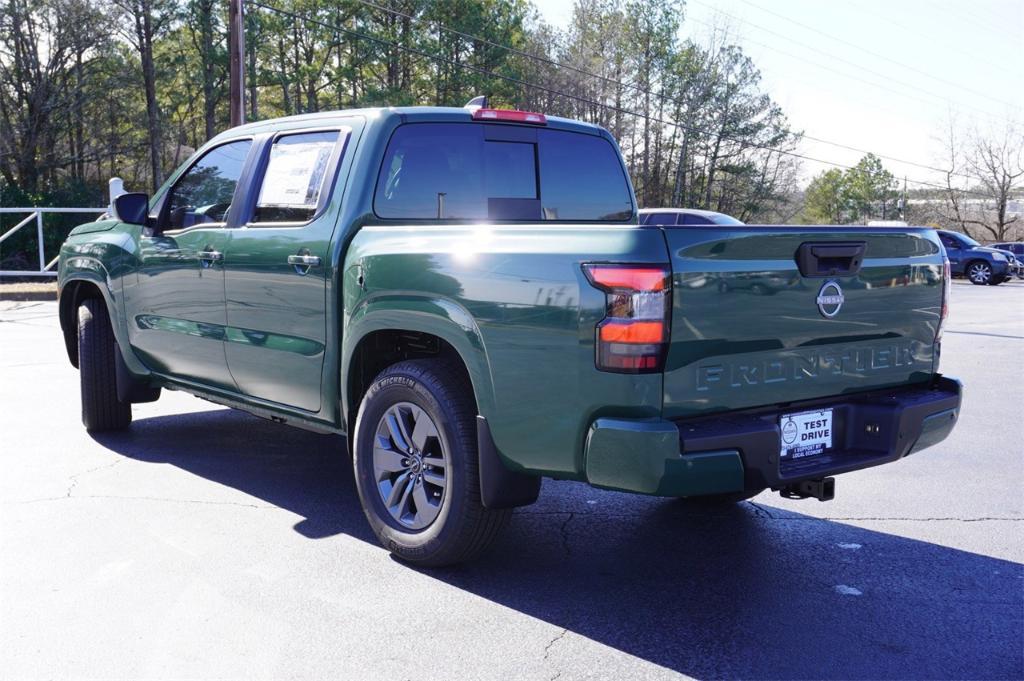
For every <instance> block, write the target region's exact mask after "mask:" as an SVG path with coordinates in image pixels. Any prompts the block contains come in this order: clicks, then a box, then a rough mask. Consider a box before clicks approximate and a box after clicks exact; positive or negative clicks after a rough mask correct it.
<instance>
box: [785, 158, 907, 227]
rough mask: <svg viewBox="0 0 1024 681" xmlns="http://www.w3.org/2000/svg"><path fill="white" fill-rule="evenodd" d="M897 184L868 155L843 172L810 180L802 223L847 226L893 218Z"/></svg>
mask: <svg viewBox="0 0 1024 681" xmlns="http://www.w3.org/2000/svg"><path fill="white" fill-rule="evenodd" d="M897 187H898V183H897V181H896V178H895V177H894V176H893V174H892V173H890V172H889V171H888V170H886V169H885V167H884V166H883V165H882V161H881V159H879V158H878V157H877V156H875V155H874V154H868V155H867V156H865V157H864V158H862V159H861V160H860V161H858V162H857V165H855V166H854V167H853V168H850V169H848V170H846V171H845V172H844V171H842V170H839V169H838V168H832V169H831V170H826V171H825V172H823V173H821V174H819V175H817V176H815V177H814V179H812V180H811V183H810V184H809V185H808V186H807V190H806V192H805V193H804V208H803V213H802V215H801V220H802V221H803V222H805V223H809V224H850V223H862V222H867V221H868V220H873V219H885V218H889V219H891V218H892V217H893V215H894V210H895V207H896V200H897V199H898V198H899V193H898V192H897Z"/></svg>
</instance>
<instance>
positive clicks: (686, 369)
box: [663, 226, 943, 418]
mask: <svg viewBox="0 0 1024 681" xmlns="http://www.w3.org/2000/svg"><path fill="white" fill-rule="evenodd" d="M663 232H664V234H665V239H666V241H667V243H668V248H669V252H670V255H671V262H672V269H673V274H672V277H673V287H672V295H673V302H672V324H671V344H670V346H669V352H668V358H667V363H666V367H665V381H664V414H665V416H666V417H667V418H682V417H687V416H692V415H696V414H703V413H711V412H716V411H728V410H735V409H745V408H751V407H758V406H763V405H770V404H771V405H784V404H786V403H790V402H797V401H801V400H809V399H814V398H820V397H827V396H833V395H840V394H843V393H849V392H857V391H863V390H871V389H874V388H880V387H887V386H895V385H903V384H910V383H917V382H923V381H926V380H928V379H929V378H930V377H931V374H932V372H933V371H934V369H935V362H936V360H937V352H936V347H935V335H936V330H937V328H938V324H939V320H940V316H941V307H942V295H943V293H942V291H943V284H942V261H943V255H942V252H941V249H940V246H939V242H938V240H937V238H936V237H935V236H934V234H933V233H932V230H930V229H916V228H875V227H773V226H736V227H727V226H716V227H709V228H683V229H672V228H667V229H664V230H663ZM858 252H860V253H861V255H860V256H857V255H853V256H849V254H856V253H858ZM801 253H802V254H804V272H801V269H800V267H799V266H798V260H799V259H800V254H801ZM808 254H810V255H808ZM844 254H845V255H844ZM847 256H849V257H847ZM808 257H809V258H810V262H809V261H808Z"/></svg>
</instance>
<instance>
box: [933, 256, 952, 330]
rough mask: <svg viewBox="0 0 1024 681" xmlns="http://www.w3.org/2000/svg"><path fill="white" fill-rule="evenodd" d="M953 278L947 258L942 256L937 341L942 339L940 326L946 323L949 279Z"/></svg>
mask: <svg viewBox="0 0 1024 681" xmlns="http://www.w3.org/2000/svg"><path fill="white" fill-rule="evenodd" d="M952 279H953V274H952V271H951V270H950V267H949V260H948V259H945V258H943V260H942V312H941V313H939V328H938V329H937V330H936V332H935V342H936V343H938V342H939V341H941V340H942V328H943V327H944V326H945V325H946V317H948V316H949V294H950V292H951V287H952V284H951V283H950V281H951V280H952Z"/></svg>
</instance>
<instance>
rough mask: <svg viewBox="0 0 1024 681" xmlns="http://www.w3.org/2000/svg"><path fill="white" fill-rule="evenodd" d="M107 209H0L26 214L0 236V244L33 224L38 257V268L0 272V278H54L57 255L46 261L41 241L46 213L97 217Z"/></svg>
mask: <svg viewBox="0 0 1024 681" xmlns="http://www.w3.org/2000/svg"><path fill="white" fill-rule="evenodd" d="M108 210H109V209H108V207H106V206H104V207H103V208H37V207H32V208H0V214H5V213H15V214H17V213H27V214H28V215H27V217H26V218H25V219H24V220H22V221H21V222H19V223H18V224H16V225H14V227H11V228H10V229H9V230H7V231H6V232H4V233H3V234H0V244H2V243H3V242H4V241H6V240H7V239H8V238H10V237H12V236H14V234H16V233H17V232H18V230H20V229H22V228H25V227H29V229H31V227H30V225H31V224H32V223H33V222H35V228H36V243H37V246H36V250H37V252H38V256H39V267H38V269H34V270H0V277H56V276H57V272H56V271H54V270H53V269H51V268H52V267H53V266H54V265H56V264H57V259H58V257H59V256H58V255H54V257H53V259H52V260H49V261H47V259H46V244H45V241H44V240H43V216H44V215H46V214H47V213H84V214H86V215H90V214H91V215H95V216H99V215H101V214H103V213H106V212H107V211H108Z"/></svg>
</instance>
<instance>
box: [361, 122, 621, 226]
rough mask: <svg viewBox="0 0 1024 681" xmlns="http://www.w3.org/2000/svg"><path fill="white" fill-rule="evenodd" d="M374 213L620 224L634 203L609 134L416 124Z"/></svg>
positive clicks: (388, 157) (393, 148) (382, 179)
mask: <svg viewBox="0 0 1024 681" xmlns="http://www.w3.org/2000/svg"><path fill="white" fill-rule="evenodd" d="M374 211H375V212H376V214H377V215H378V216H380V217H382V218H392V219H468V220H537V221H540V220H582V221H621V220H628V219H629V218H630V217H631V216H632V214H633V202H632V198H631V196H630V191H629V184H628V182H627V180H626V176H625V172H624V170H623V168H622V164H621V162H620V161H619V156H618V154H617V153H616V151H615V148H614V146H612V144H611V143H610V142H609V141H608V140H606V139H604V138H602V137H597V136H594V135H588V134H583V133H573V132H566V131H561V130H544V129H536V128H526V127H518V126H507V125H484V124H479V123H416V124H408V125H403V126H400V127H399V128H398V129H397V130H396V131H395V133H394V135H392V137H391V141H390V142H389V143H388V149H387V152H386V153H385V155H384V163H383V164H382V166H381V171H380V175H379V177H378V179H377V191H376V194H375V195H374Z"/></svg>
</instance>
